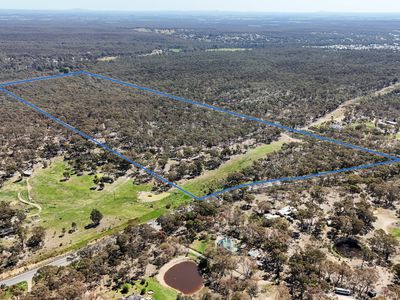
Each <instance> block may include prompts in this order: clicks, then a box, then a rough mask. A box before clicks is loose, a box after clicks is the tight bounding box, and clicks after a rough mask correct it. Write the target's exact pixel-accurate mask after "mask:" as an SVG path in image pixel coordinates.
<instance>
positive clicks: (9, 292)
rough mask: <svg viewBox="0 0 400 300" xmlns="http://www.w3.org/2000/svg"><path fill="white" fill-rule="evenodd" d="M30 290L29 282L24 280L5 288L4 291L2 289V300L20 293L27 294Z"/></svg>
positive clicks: (0, 292) (0, 299)
mask: <svg viewBox="0 0 400 300" xmlns="http://www.w3.org/2000/svg"><path fill="white" fill-rule="evenodd" d="M27 292H28V283H27V282H26V281H22V282H20V283H18V284H15V285H12V286H10V287H7V288H5V289H4V290H3V291H1V290H0V300H8V299H12V298H13V297H18V295H22V294H26V293H27Z"/></svg>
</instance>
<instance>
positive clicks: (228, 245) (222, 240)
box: [217, 236, 239, 253]
mask: <svg viewBox="0 0 400 300" xmlns="http://www.w3.org/2000/svg"><path fill="white" fill-rule="evenodd" d="M217 247H222V248H224V249H225V250H227V251H229V252H232V253H238V250H239V249H238V247H237V246H236V243H235V242H234V240H233V239H232V238H230V237H227V236H225V237H218V238H217Z"/></svg>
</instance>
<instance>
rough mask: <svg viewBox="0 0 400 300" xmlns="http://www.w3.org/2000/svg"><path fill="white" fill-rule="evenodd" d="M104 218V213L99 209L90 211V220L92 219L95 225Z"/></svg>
mask: <svg viewBox="0 0 400 300" xmlns="http://www.w3.org/2000/svg"><path fill="white" fill-rule="evenodd" d="M102 219H103V214H102V213H101V212H100V211H99V210H97V209H95V208H94V209H93V210H92V212H91V213H90V220H92V223H93V225H95V226H97V225H99V224H100V221H101V220H102Z"/></svg>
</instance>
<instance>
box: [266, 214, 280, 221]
mask: <svg viewBox="0 0 400 300" xmlns="http://www.w3.org/2000/svg"><path fill="white" fill-rule="evenodd" d="M264 218H266V219H267V220H275V219H277V218H279V216H278V215H274V214H271V213H268V214H264Z"/></svg>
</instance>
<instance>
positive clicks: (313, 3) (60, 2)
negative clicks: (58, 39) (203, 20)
mask: <svg viewBox="0 0 400 300" xmlns="http://www.w3.org/2000/svg"><path fill="white" fill-rule="evenodd" d="M0 9H29V10H31V9H36V10H70V9H89V10H110V11H181V10H183V11H243V12H250V11H252V12H253V11H254V12H360V13H362V12H367V13H379V12H391V13H394V12H400V0H108V1H106V0H67V1H65V0H34V1H33V0H11V1H9V0H0Z"/></svg>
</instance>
